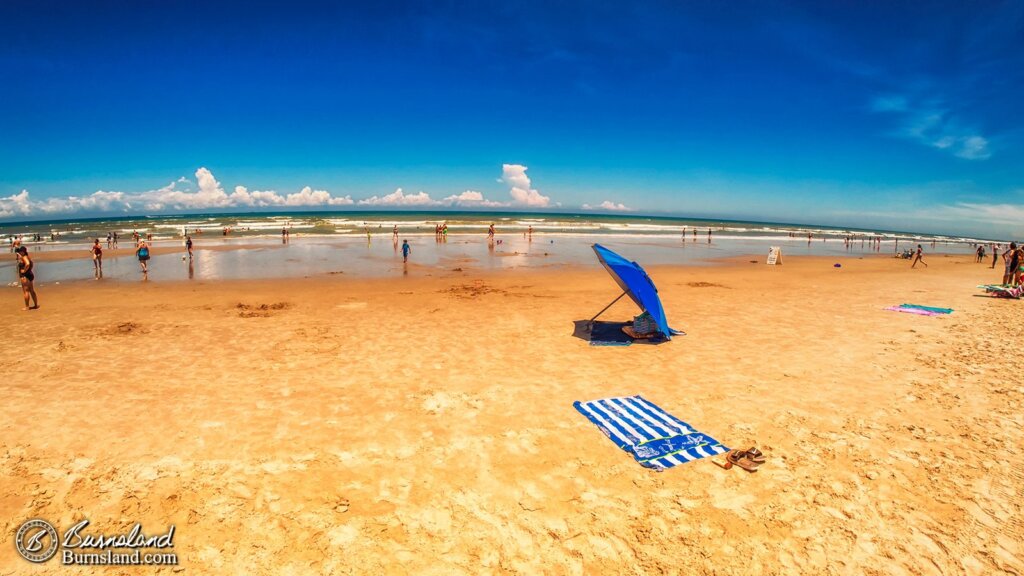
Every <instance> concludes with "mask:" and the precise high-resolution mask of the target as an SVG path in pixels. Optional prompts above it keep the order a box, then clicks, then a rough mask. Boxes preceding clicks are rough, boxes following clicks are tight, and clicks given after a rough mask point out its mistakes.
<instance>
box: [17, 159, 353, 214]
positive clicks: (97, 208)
mask: <svg viewBox="0 0 1024 576" xmlns="http://www.w3.org/2000/svg"><path fill="white" fill-rule="evenodd" d="M195 176H196V183H197V186H198V190H195V191H193V190H191V189H189V188H188V186H190V185H191V181H190V180H188V179H187V178H185V177H181V178H178V179H177V180H175V181H173V182H170V183H168V184H167V185H166V186H163V187H161V188H157V189H155V190H147V191H144V192H135V193H126V192H114V191H105V190H98V191H96V192H93V193H92V194H90V195H88V196H82V197H79V196H68V197H66V198H48V199H46V200H38V201H35V200H32V199H31V197H30V195H29V192H28V191H27V190H22V191H21V192H20V193H18V194H14V195H12V196H8V197H6V198H0V218H12V217H23V216H32V215H34V214H35V215H39V214H47V215H48V214H70V213H75V212H113V211H127V210H131V209H133V207H134V209H138V210H146V211H163V210H206V209H210V208H265V207H272V206H284V207H303V206H310V207H312V206H350V205H352V204H355V201H354V200H352V198H351V197H350V196H333V195H332V194H331V193H330V192H328V191H326V190H314V189H313V188H311V187H309V186H306V187H304V188H302V189H301V190H299V191H298V192H293V193H290V194H280V193H278V192H276V191H274V190H252V191H250V190H249V189H248V188H246V187H245V186H235V188H234V190H233V191H232V192H231V193H230V194H228V193H227V192H225V191H224V188H223V187H222V186H221V183H220V182H218V181H217V179H216V178H215V177H214V176H213V173H212V172H210V170H208V169H207V168H199V169H198V170H196V174H195ZM182 184H184V185H186V186H185V187H180V185H182Z"/></svg>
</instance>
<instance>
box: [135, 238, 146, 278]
mask: <svg viewBox="0 0 1024 576" xmlns="http://www.w3.org/2000/svg"><path fill="white" fill-rule="evenodd" d="M135 255H136V256H138V258H139V266H141V267H142V273H143V274H147V275H148V274H149V244H147V243H146V241H145V240H143V239H141V238H140V239H139V243H138V246H137V247H136V248H135Z"/></svg>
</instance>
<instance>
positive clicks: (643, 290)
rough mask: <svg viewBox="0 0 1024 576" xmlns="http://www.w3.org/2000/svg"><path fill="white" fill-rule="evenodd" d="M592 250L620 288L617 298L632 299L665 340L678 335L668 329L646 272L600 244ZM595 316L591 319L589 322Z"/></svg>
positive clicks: (652, 284)
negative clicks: (649, 318)
mask: <svg viewBox="0 0 1024 576" xmlns="http://www.w3.org/2000/svg"><path fill="white" fill-rule="evenodd" d="M593 248H594V252H595V253H596V254H597V259H598V260H599V261H600V262H601V265H602V266H604V269H605V270H607V271H608V273H609V274H611V275H612V279H613V280H615V283H616V284H618V285H619V288H622V294H620V295H619V298H622V297H623V296H626V295H628V296H629V297H630V298H632V299H633V302H636V305H637V306H639V307H640V309H641V310H643V311H644V312H647V313H648V314H650V315H651V318H653V319H654V322H655V323H656V324H657V325H658V328H659V329H660V330H661V333H662V334H663V335H664V336H665V338H667V339H669V340H671V339H672V335H673V334H680V332H676V331H675V330H673V329H671V328H669V326H668V319H667V318H665V309H664V308H662V306H661V298H659V297H658V289H657V288H656V287H655V286H654V282H652V281H651V277H650V276H648V275H647V272H645V271H644V269H643V268H642V267H640V265H639V264H637V263H636V262H630V261H629V260H626V259H625V258H623V257H622V256H619V255H618V254H616V253H615V252H612V251H611V250H609V249H607V248H605V247H604V246H601V245H600V244H594V245H593ZM619 298H616V299H615V300H614V301H612V303H611V304H609V305H608V306H606V307H605V308H604V310H601V312H598V313H597V316H600V315H601V314H602V313H604V311H605V310H607V309H608V308H611V306H612V304H615V302H618V301H619ZM597 316H594V318H591V322H593V321H594V320H595V319H596V318H597Z"/></svg>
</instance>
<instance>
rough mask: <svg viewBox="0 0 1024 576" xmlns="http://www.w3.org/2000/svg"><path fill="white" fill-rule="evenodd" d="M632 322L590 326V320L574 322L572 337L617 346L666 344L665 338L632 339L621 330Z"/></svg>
mask: <svg viewBox="0 0 1024 576" xmlns="http://www.w3.org/2000/svg"><path fill="white" fill-rule="evenodd" d="M632 325H633V323H632V322H602V321H597V322H594V323H593V324H591V322H590V320H574V321H573V330H572V335H573V337H574V338H579V339H580V340H583V341H585V342H590V341H594V342H615V343H619V344H627V343H633V344H662V343H664V342H668V340H667V339H666V338H657V339H655V338H648V339H642V338H637V339H634V338H632V337H631V336H630V335H629V334H626V333H625V332H623V331H622V329H623V328H624V327H626V326H632Z"/></svg>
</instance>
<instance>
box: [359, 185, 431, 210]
mask: <svg viewBox="0 0 1024 576" xmlns="http://www.w3.org/2000/svg"><path fill="white" fill-rule="evenodd" d="M359 204H360V205H361V206H437V205H439V204H440V202H438V201H436V200H434V199H432V198H431V197H430V194H427V193H426V192H422V191H421V192H417V193H416V194H406V193H405V192H402V189H401V188H398V189H397V190H395V191H394V192H392V193H391V194H386V195H384V196H370V197H369V198H365V199H363V200H360V201H359Z"/></svg>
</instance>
